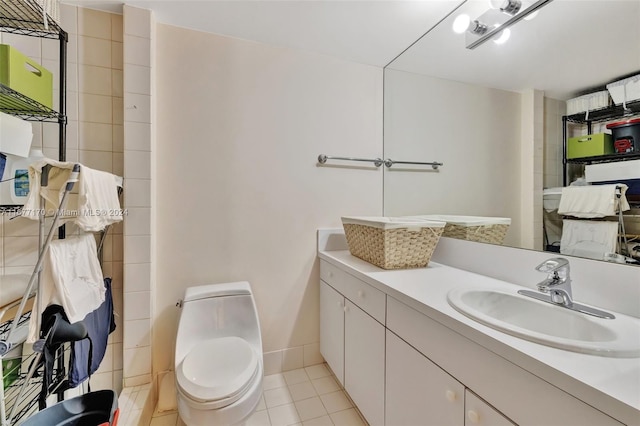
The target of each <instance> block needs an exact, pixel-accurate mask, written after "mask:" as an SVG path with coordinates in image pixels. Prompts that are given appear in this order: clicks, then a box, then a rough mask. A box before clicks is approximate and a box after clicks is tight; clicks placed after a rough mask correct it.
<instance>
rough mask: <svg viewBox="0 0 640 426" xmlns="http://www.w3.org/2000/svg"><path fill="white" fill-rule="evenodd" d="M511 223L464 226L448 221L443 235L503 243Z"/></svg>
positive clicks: (480, 241) (482, 241)
mask: <svg viewBox="0 0 640 426" xmlns="http://www.w3.org/2000/svg"><path fill="white" fill-rule="evenodd" d="M508 230H509V225H478V226H463V225H454V224H453V223H447V225H446V226H445V227H444V232H443V233H442V236H443V237H450V238H458V239H461V240H468V241H476V242H479V243H490V244H499V245H502V243H503V241H504V237H505V235H507V231H508Z"/></svg>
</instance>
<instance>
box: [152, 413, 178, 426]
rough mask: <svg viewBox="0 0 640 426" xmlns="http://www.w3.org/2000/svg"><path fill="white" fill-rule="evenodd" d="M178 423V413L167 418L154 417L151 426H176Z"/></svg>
mask: <svg viewBox="0 0 640 426" xmlns="http://www.w3.org/2000/svg"><path fill="white" fill-rule="evenodd" d="M176 423H178V413H173V414H168V415H166V416H158V417H153V418H152V419H151V423H149V426H176Z"/></svg>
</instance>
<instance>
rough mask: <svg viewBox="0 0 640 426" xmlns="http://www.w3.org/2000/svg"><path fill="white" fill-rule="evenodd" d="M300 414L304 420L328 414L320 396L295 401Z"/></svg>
mask: <svg viewBox="0 0 640 426" xmlns="http://www.w3.org/2000/svg"><path fill="white" fill-rule="evenodd" d="M295 405H296V409H297V410H298V415H299V416H300V419H301V420H302V421H305V420H311V419H315V418H316V417H322V416H326V415H327V410H326V409H325V408H324V405H322V401H321V400H320V398H319V397H317V396H314V397H313V398H309V399H303V400H302V401H297V402H296V403H295Z"/></svg>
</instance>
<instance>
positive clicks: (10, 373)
mask: <svg viewBox="0 0 640 426" xmlns="http://www.w3.org/2000/svg"><path fill="white" fill-rule="evenodd" d="M21 368H22V345H19V346H18V347H16V348H15V349H13V350H11V351H10V352H9V353H8V354H6V355H5V356H4V358H2V386H3V387H4V389H8V388H9V386H11V385H12V384H13V383H15V381H16V380H18V379H19V378H20V370H21Z"/></svg>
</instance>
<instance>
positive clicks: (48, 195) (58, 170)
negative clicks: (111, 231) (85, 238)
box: [22, 158, 122, 232]
mask: <svg viewBox="0 0 640 426" xmlns="http://www.w3.org/2000/svg"><path fill="white" fill-rule="evenodd" d="M75 164H76V163H71V162H60V161H55V160H51V159H49V158H46V159H43V160H40V161H37V162H35V163H33V164H31V165H30V166H29V196H28V198H27V201H26V203H25V205H24V207H23V210H22V216H24V217H27V218H29V219H38V217H39V216H40V215H41V214H42V213H43V212H42V211H41V210H40V196H42V197H43V198H44V199H45V200H46V207H45V212H46V213H47V214H48V215H50V214H52V213H53V212H55V211H56V210H57V209H58V206H59V205H60V201H61V200H62V195H63V193H64V191H65V186H66V185H65V184H66V183H67V180H68V179H69V176H70V175H71V171H72V170H73V167H74V165H75ZM46 165H51V166H53V168H52V169H51V170H50V171H49V174H48V176H49V180H48V182H47V185H46V186H44V187H42V186H41V182H40V181H41V177H42V169H43V167H45V166H46ZM121 186H122V178H120V177H118V176H116V175H113V174H111V173H107V172H103V171H100V170H94V169H91V168H89V167H87V166H84V165H82V164H81V165H80V175H79V177H78V182H77V183H76V184H75V186H74V190H73V193H72V194H69V195H70V197H69V199H68V202H67V206H66V208H65V209H64V211H63V212H61V219H60V220H61V222H62V223H65V222H70V221H74V222H76V223H77V224H78V226H80V228H81V229H83V230H84V231H88V232H96V231H100V230H102V229H104V228H105V227H106V226H108V225H111V224H113V223H116V222H120V221H122V210H121V209H120V200H119V198H118V187H121Z"/></svg>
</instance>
